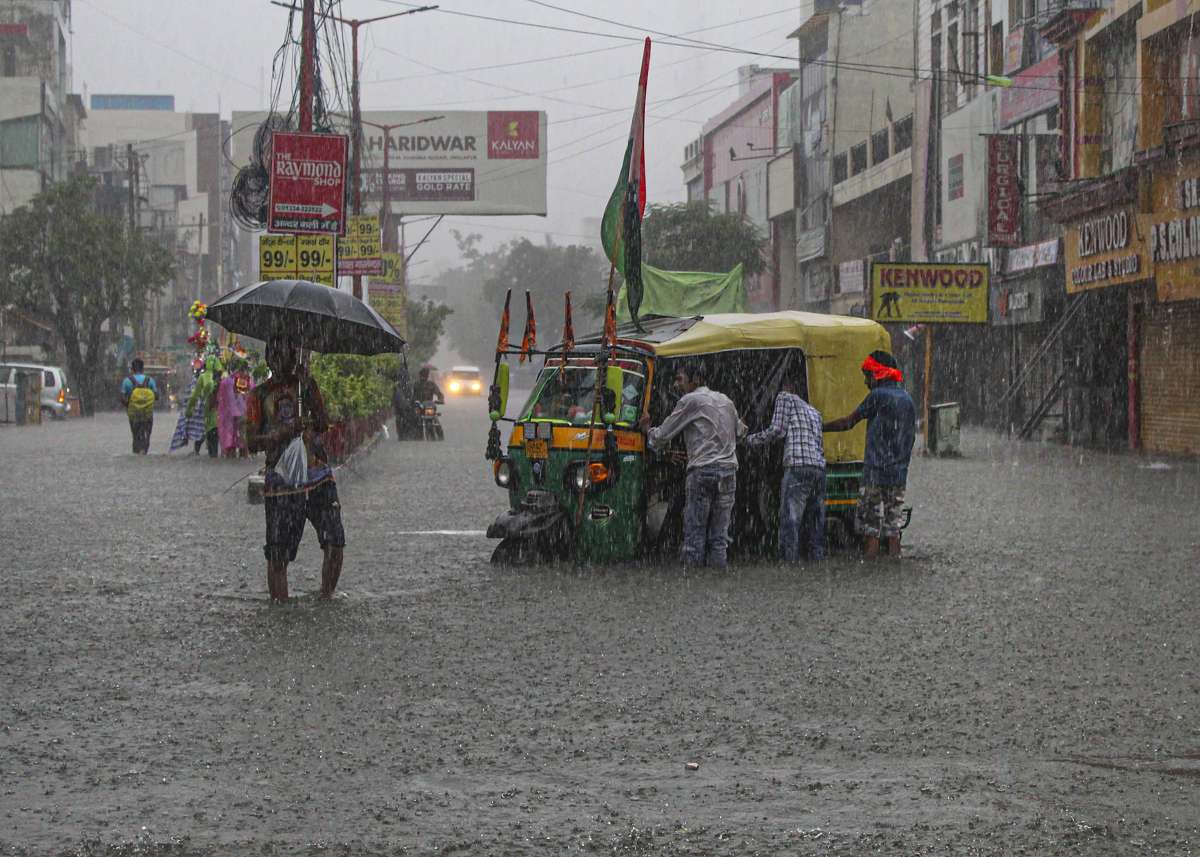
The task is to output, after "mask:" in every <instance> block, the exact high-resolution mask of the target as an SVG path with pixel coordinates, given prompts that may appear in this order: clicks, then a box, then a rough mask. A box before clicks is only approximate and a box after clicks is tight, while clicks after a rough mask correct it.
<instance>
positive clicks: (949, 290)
mask: <svg viewBox="0 0 1200 857" xmlns="http://www.w3.org/2000/svg"><path fill="white" fill-rule="evenodd" d="M988 271H989V269H988V266H987V265H969V264H956V263H947V262H872V263H871V318H873V319H875V321H894V322H905V323H918V324H937V323H954V324H980V323H985V322H987V320H988V279H989V278H988Z"/></svg>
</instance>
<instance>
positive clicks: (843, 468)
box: [487, 312, 891, 563]
mask: <svg viewBox="0 0 1200 857" xmlns="http://www.w3.org/2000/svg"><path fill="white" fill-rule="evenodd" d="M642 324H643V331H640V332H639V331H638V330H636V329H635V328H634V327H633V326H632V325H623V326H622V327H621V328H619V329H618V331H617V341H616V345H615V347H612V348H607V347H605V348H603V350H602V342H601V339H600V337H598V336H597V337H592V338H589V339H586V340H581V341H580V342H578V343H576V344H575V345H574V346H573V347H572V348H571V349H570V350H565V351H564V349H563V347H562V346H561V345H560V346H556V347H555V348H552V349H550V350H549V351H547V352H545V353H544V355H543V356H544V363H543V366H542V369H541V372H540V374H539V376H538V378H537V381H536V383H535V384H534V388H533V392H532V393H531V394H530V396H529V398H528V400H527V401H526V402H525V403H524V404H523V405H521V407H520V408H519V409H518V410H517V411H516V412H515V413H514V414H513V415H512V417H511V418H509V420H510V421H511V422H512V424H513V427H512V433H511V436H510V437H509V439H508V443H507V448H506V449H503V450H501V451H500V452H499V454H498V455H496V456H494V457H495V460H494V461H493V473H494V478H495V481H496V484H497V485H498V486H500V487H501V488H503V489H505V490H506V492H507V494H508V502H509V509H508V511H506V512H504V513H503V514H501V515H500V516H499V518H497V520H496V522H495V523H494V524H492V525H491V527H489V529H488V532H487V535H488V537H489V538H494V539H500V544H499V546H498V547H497V549H496V551H495V553H494V554H493V561H495V562H513V561H519V560H522V559H527V558H559V559H568V558H571V559H575V560H576V561H579V562H583V563H602V562H616V561H625V560H632V559H638V558H641V557H649V556H654V555H668V556H669V555H672V554H673V552H674V551H675V550H676V549H677V547H678V545H679V542H680V541H681V539H682V509H683V499H684V498H683V484H684V475H685V469H686V458H685V455H684V453H683V448H682V441H681V440H679V439H677V444H678V446H677V448H673V449H671V450H661V451H660V452H659V453H658V454H655V453H654V452H652V451H650V450H649V449H648V448H647V446H646V438H645V436H644V435H643V434H642V432H641V431H639V429H638V427H637V422H638V418H639V417H640V416H641V414H643V413H646V412H648V413H649V414H650V417H651V420H652V422H653V423H654V424H655V425H658V424H659V423H661V422H662V420H663V419H664V418H665V417H666V416H667V414H669V413H670V411H671V409H672V408H673V407H674V405H675V402H676V401H677V395H676V394H675V392H674V391H673V389H672V380H673V377H674V374H675V368H676V366H677V365H678V363H679V362H680V361H694V360H703V361H704V362H705V363H706V368H707V370H708V378H709V381H708V386H709V387H711V388H712V389H714V390H719V391H720V392H722V393H725V394H726V395H727V396H729V397H730V398H731V399H732V400H733V402H734V404H735V405H736V406H737V409H738V413H739V414H740V415H741V417H742V419H743V420H744V421H745V422H746V423H747V425H748V426H749V427H750V430H751V431H757V430H759V429H761V428H764V427H765V426H766V425H767V424H768V423H769V422H770V419H771V413H772V409H773V407H774V402H775V396H776V394H777V393H778V391H779V387H780V382H781V380H782V378H783V377H784V376H785V374H787V375H789V376H791V377H793V378H796V379H798V380H802V382H803V384H804V385H805V387H806V389H803V390H801V394H802V395H803V396H804V398H806V399H807V400H808V401H809V402H811V403H812V404H813V406H814V407H816V408H817V409H818V410H819V411H821V413H822V415H823V416H825V417H826V418H829V419H833V418H836V417H841V416H844V415H846V414H848V413H850V411H852V410H853V409H854V408H855V406H857V405H858V404H859V402H861V401H862V399H863V398H864V397H865V395H866V393H867V390H866V388H865V387H864V385H863V378H862V372H861V370H860V368H859V367H860V364H861V363H862V360H863V358H864V357H865V356H866V355H867V354H869V353H870V352H871V351H874V350H876V349H884V350H890V347H891V337H890V336H889V334H888V333H887V331H886V330H885V329H884V328H883V327H882V326H881V325H879V324H877V323H875V322H874V321H870V320H868V319H862V318H851V317H845V316H834V315H821V314H817V313H805V312H776V313H763V314H718V315H704V316H697V317H695V318H682V319H681V318H653V319H644V320H643V322H642ZM597 372H600V373H601V377H600V378H599V383H597ZM497 374H498V377H499V379H500V383H499V386H498V387H497V391H498V392H499V393H500V394H501V395H500V396H499V397H498V398H499V401H500V409H499V410H500V413H499V414H493V416H494V417H495V416H504V409H505V406H506V404H507V384H506V383H505V382H506V379H507V375H506V373H504V372H498V373H497ZM597 391H599V395H600V396H601V397H602V401H601V407H600V408H595V397H596V395H597ZM597 414H600V415H602V416H601V419H600V421H599V422H597V419H596V415H597ZM865 443H866V426H865V424H863V423H860V424H859V425H858V426H856V427H855V428H854V429H853V430H851V431H847V432H839V433H830V434H827V435H826V436H825V457H826V461H827V476H826V479H827V486H826V498H827V499H826V503H827V506H828V509H827V512H828V514H827V520H828V524H827V526H828V527H829V528H830V531H831V532H830V535H831V537H832V538H833V539H834V540H835V541H847V540H849V539H851V538H853V537H854V532H855V528H854V510H855V507H856V504H857V499H858V488H859V480H860V477H861V475H862V461H863V452H864V447H865ZM782 457H783V456H782V444H778V443H776V444H771V445H765V446H762V447H755V448H749V449H747V448H743V449H741V450H740V451H739V459H740V460H739V471H738V495H737V502H736V505H735V511H734V521H733V525H732V528H731V534H730V535H731V541H732V544H731V552H732V553H734V554H739V553H740V554H743V555H745V554H751V555H752V554H769V553H771V552H772V551H774V549H775V547H776V540H777V532H778V508H779V485H780V477H781V474H782Z"/></svg>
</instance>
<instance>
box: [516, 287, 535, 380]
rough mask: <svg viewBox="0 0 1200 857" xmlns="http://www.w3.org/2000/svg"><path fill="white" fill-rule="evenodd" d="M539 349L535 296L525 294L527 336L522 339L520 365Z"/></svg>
mask: <svg viewBox="0 0 1200 857" xmlns="http://www.w3.org/2000/svg"><path fill="white" fill-rule="evenodd" d="M536 348H537V320H536V319H535V318H534V317H533V295H531V294H530V293H529V292H528V291H526V292H525V335H524V336H522V337H521V356H520V358H519V360H518V362H520V363H524V362H525V358H526V357H528V356H529V352H530V351H533V350H534V349H536Z"/></svg>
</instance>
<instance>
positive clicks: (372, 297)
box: [367, 253, 408, 339]
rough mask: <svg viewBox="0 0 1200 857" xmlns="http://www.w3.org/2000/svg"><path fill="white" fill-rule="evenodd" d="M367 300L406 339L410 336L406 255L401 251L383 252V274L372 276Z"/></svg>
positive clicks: (368, 286)
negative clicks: (405, 277)
mask: <svg viewBox="0 0 1200 857" xmlns="http://www.w3.org/2000/svg"><path fill="white" fill-rule="evenodd" d="M367 300H368V302H369V303H370V305H371V308H372V309H374V310H375V312H377V313H379V314H380V315H381V316H383V317H384V319H385V320H386V321H387V322H388V323H389V324H390V325H391V326H392V327H394V328H396V332H397V333H399V334H400V335H401V336H402V337H404V338H405V339H407V338H408V298H407V295H406V294H405V287H404V257H403V256H401V255H400V254H399V253H384V254H383V274H382V275H381V276H379V277H372V278H371V280H370V282H369V283H368V284H367Z"/></svg>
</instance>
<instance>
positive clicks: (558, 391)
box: [519, 361, 646, 425]
mask: <svg viewBox="0 0 1200 857" xmlns="http://www.w3.org/2000/svg"><path fill="white" fill-rule="evenodd" d="M616 365H617V366H618V367H619V368H620V369H621V406H620V413H617V414H615V416H616V418H617V420H616V422H617V424H618V425H632V424H633V423H634V422H636V421H637V417H638V410H639V406H640V404H641V401H642V391H643V389H644V388H645V384H646V376H645V374H644V373H643V369H642V367H641V366H640V365H639V364H637V363H632V362H624V361H622V362H621V363H618V364H616ZM602 389H603V390H604V396H605V401H604V408H603V413H601V418H603V417H604V414H605V413H612V412H613V411H612V408H613V407H614V406H615V404H616V402H615V397H614V396H613V395H612V393H611V392H610V391H609V390H608V388H607V387H604V388H602ZM595 394H596V368H595V365H594V364H593V363H591V361H587V362H580V363H577V364H572V363H568V364H567V365H566V366H563V365H562V364H561V363H558V364H548V365H546V366H545V367H544V368H543V369H542V372H541V374H540V375H539V376H538V379H537V383H536V384H534V387H533V393H532V394H531V395H530V396H529V400H528V401H527V402H526V403H525V405H524V406H523V407H522V408H521V411H520V418H519V419H520V421H521V422H533V421H539V422H551V423H559V424H562V425H587V424H588V423H590V422H591V420H592V406H593V403H594V402H595Z"/></svg>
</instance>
